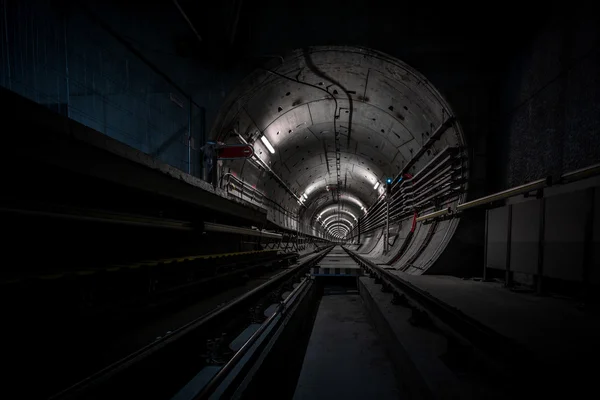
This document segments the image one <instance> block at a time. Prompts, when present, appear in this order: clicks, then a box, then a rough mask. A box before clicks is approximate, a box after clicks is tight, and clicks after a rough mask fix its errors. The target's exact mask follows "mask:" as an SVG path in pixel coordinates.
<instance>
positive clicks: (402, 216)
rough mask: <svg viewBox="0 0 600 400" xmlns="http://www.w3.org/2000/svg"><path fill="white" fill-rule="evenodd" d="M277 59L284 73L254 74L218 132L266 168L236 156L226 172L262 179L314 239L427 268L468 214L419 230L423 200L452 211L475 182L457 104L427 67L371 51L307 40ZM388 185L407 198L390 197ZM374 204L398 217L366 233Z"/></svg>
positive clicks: (258, 182)
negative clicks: (247, 146)
mask: <svg viewBox="0 0 600 400" xmlns="http://www.w3.org/2000/svg"><path fill="white" fill-rule="evenodd" d="M271 64H272V65H273V66H274V67H273V68H277V70H272V69H269V68H267V67H265V68H263V69H259V70H257V71H256V72H255V73H253V74H252V75H250V76H249V77H248V78H246V80H245V81H244V82H242V83H241V84H240V85H239V86H238V87H236V89H235V90H234V92H233V93H232V94H231V95H230V97H229V98H228V100H227V101H226V103H225V105H224V110H225V111H224V112H222V113H221V114H219V116H218V117H217V122H216V125H215V127H214V129H213V132H212V134H213V136H214V137H215V140H218V141H222V142H231V143H239V142H240V140H241V141H243V142H244V143H253V144H254V145H255V151H256V152H257V154H256V155H257V156H258V157H259V158H260V161H258V165H257V164H256V162H255V163H254V164H251V163H249V162H246V161H245V160H244V161H235V162H229V163H227V166H226V168H227V174H231V175H227V177H226V178H224V179H229V176H232V177H234V178H233V179H236V181H237V179H241V180H242V181H244V182H246V183H250V184H252V185H253V186H254V188H255V189H256V190H259V191H261V192H262V193H264V194H265V195H267V196H268V198H269V200H270V201H274V202H275V203H278V204H281V205H284V207H286V208H287V209H289V210H292V212H293V213H297V214H298V224H299V226H301V227H302V228H303V230H305V231H308V232H310V233H311V234H313V235H322V236H324V237H329V238H335V239H338V240H342V239H346V240H349V241H350V242H354V243H356V244H357V246H358V245H360V246H361V249H362V252H364V253H368V254H369V255H370V256H371V257H374V258H379V259H380V261H383V262H386V263H390V261H393V262H397V263H399V265H403V266H405V265H406V264H407V263H410V265H411V266H410V267H408V268H405V269H410V271H411V272H417V273H422V272H423V271H425V270H427V268H428V267H429V266H431V264H433V262H434V261H435V259H436V258H437V256H438V255H439V253H440V252H441V251H443V249H444V247H445V245H446V244H447V242H448V241H449V240H450V238H451V237H452V235H453V233H454V230H455V229H456V225H457V223H458V220H456V219H453V220H449V221H443V222H441V223H438V224H435V225H431V226H429V227H423V229H419V230H417V231H412V229H413V227H412V220H413V219H414V218H416V217H415V216H414V215H415V212H414V211H413V210H414V207H418V209H419V210H420V211H419V212H421V213H423V214H426V213H428V212H429V211H437V210H438V209H442V208H444V207H446V208H448V207H449V206H450V205H452V204H457V203H458V202H462V201H464V199H465V197H466V192H467V187H468V164H469V162H468V150H467V143H466V141H465V138H464V135H463V133H462V131H461V127H460V123H459V121H457V120H456V117H455V115H454V113H453V111H452V109H451V108H450V106H449V105H448V104H447V103H446V101H445V100H444V99H443V98H442V96H441V95H440V94H439V92H438V91H437V90H436V89H435V88H434V87H433V85H432V84H431V83H429V82H428V81H427V79H426V78H425V77H424V76H422V75H421V74H419V73H418V72H417V71H415V70H414V69H412V68H410V67H409V66H407V65H406V64H404V63H402V62H401V61H399V60H395V59H393V58H391V57H390V56H388V55H385V54H382V53H379V52H375V51H372V50H369V49H365V48H352V47H316V48H307V49H304V50H298V51H295V52H293V53H292V54H291V55H290V56H289V57H287V58H285V59H283V58H282V59H275V60H273V62H271ZM257 167H258V168H257ZM426 175H427V176H426ZM403 179H404V180H405V181H406V182H409V183H410V184H411V185H410V187H409V185H404V184H403V183H402V180H403ZM413 185H414V186H413ZM387 186H390V189H392V188H393V190H397V189H399V188H400V187H401V188H402V192H405V193H406V196H407V198H406V199H405V198H402V199H400V198H398V199H397V200H398V201H396V202H395V203H394V202H392V203H391V204H389V205H385V204H384V201H383V197H384V193H385V191H386V187H387ZM230 187H231V192H232V193H240V188H239V187H236V184H235V183H232V184H231V186H230ZM409 192H410V193H409ZM408 196H410V197H411V199H410V200H408ZM375 205H377V206H378V207H377V208H376V207H374V206H375ZM385 207H389V210H387V211H385V210H383V209H384V208H385ZM369 209H370V212H371V213H372V214H378V215H379V216H383V215H384V214H385V213H391V214H393V215H394V216H395V218H394V219H393V220H392V221H388V222H387V226H384V225H386V224H385V223H382V222H383V221H384V219H381V218H380V219H379V220H375V219H371V221H368V223H370V225H371V226H367V224H363V225H364V226H363V229H364V228H367V232H368V233H367V237H365V236H364V234H363V237H362V238H360V237H359V227H358V219H359V218H361V219H363V220H366V219H367V214H368V212H367V210H369ZM369 217H370V215H369ZM390 223H391V226H390ZM374 226H377V228H378V229H377V230H374V229H373V227H374ZM390 231H391V232H393V236H394V238H395V237H398V236H401V237H404V238H405V237H406V236H407V235H408V234H409V233H411V234H414V235H415V239H414V240H413V241H412V243H411V247H413V250H412V251H411V252H405V253H404V254H402V255H403V256H404V259H400V258H399V257H398V255H399V254H398V250H399V249H401V247H402V243H404V242H405V241H403V240H397V241H394V243H395V246H394V245H390V244H388V245H387V246H386V245H385V240H388V242H390V240H389V239H384V236H385V237H386V238H387V237H388V236H390V235H389V232H390ZM361 239H362V240H361ZM405 246H406V245H405ZM417 251H418V253H417ZM390 264H392V263H390ZM413 265H414V266H413Z"/></svg>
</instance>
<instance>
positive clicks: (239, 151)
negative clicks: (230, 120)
mask: <svg viewBox="0 0 600 400" xmlns="http://www.w3.org/2000/svg"><path fill="white" fill-rule="evenodd" d="M253 155H254V147H252V145H250V144H228V145H221V146H219V147H218V148H217V158H218V159H219V160H236V159H240V158H250V157H252V156H253Z"/></svg>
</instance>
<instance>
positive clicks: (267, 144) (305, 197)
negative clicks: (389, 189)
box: [260, 134, 392, 212]
mask: <svg viewBox="0 0 600 400" xmlns="http://www.w3.org/2000/svg"><path fill="white" fill-rule="evenodd" d="M260 141H261V142H262V143H263V144H264V145H265V147H266V148H267V150H269V152H270V153H271V154H275V148H274V147H273V145H272V144H271V142H270V141H269V139H268V138H267V137H266V136H265V135H264V134H263V135H262V136H261V137H260ZM386 183H387V184H391V183H392V178H387V179H386ZM380 185H381V182H380V181H379V180H377V181H376V182H375V186H373V190H377V189H378V188H379V186H380ZM310 192H311V190H310V189H307V190H306V191H305V192H304V194H302V196H300V199H299V200H298V203H299V204H304V202H305V201H306V200H308V195H309V194H310ZM361 210H362V211H365V212H366V209H365V208H364V207H363V206H361Z"/></svg>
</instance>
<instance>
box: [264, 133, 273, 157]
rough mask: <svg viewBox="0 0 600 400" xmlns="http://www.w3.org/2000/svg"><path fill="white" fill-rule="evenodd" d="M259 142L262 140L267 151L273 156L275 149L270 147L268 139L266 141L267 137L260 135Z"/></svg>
mask: <svg viewBox="0 0 600 400" xmlns="http://www.w3.org/2000/svg"><path fill="white" fill-rule="evenodd" d="M260 140H262V142H263V143H264V144H265V146H267V149H269V151H270V152H271V154H275V149H274V148H273V146H272V145H271V142H269V139H267V137H266V136H265V135H262V136H261V137H260Z"/></svg>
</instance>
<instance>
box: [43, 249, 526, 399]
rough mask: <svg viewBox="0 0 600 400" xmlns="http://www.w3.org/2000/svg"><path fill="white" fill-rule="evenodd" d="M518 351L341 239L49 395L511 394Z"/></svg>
mask: <svg viewBox="0 0 600 400" xmlns="http://www.w3.org/2000/svg"><path fill="white" fill-rule="evenodd" d="M534 363H535V359H534V358H532V356H531V354H530V353H529V352H527V351H526V350H525V349H523V348H520V347H519V346H518V345H517V344H515V343H512V342H510V341H509V340H508V339H506V338H504V337H501V336H500V335H498V334H496V333H495V332H493V331H491V330H490V329H487V328H486V327H485V326H483V325H481V324H479V323H478V322H477V321H474V320H472V319H471V318H468V317H467V316H465V315H464V314H462V313H461V312H460V311H459V310H456V309H452V308H450V307H448V306H447V305H446V304H444V303H442V302H440V301H438V300H437V299H435V298H433V297H432V296H430V295H429V294H428V293H426V292H423V291H422V290H420V289H418V288H416V287H414V286H413V285H411V284H409V283H408V282H406V281H404V280H403V279H402V278H401V277H399V276H398V275H395V274H394V273H392V272H391V271H389V270H386V269H385V268H384V267H382V266H379V265H376V264H374V263H372V262H371V261H369V260H368V259H365V258H363V257H362V256H361V255H359V254H357V253H354V252H352V251H350V250H348V249H342V247H341V246H335V247H329V248H326V249H324V250H322V251H320V252H318V253H315V254H313V255H311V256H307V257H305V258H304V259H303V260H302V261H301V262H299V263H298V264H296V265H295V266H293V267H291V268H288V269H287V270H285V271H284V272H282V273H281V274H279V275H277V276H275V277H273V279H271V280H269V281H267V282H266V283H265V284H263V285H261V286H260V287H257V288H256V289H254V290H252V291H251V292H249V293H247V294H245V295H243V296H241V297H239V298H237V299H235V300H234V301H232V302H230V303H228V304H226V305H224V306H223V307H220V308H219V309H217V310H215V311H213V312H211V313H209V314H206V315H204V316H202V317H201V318H198V319H197V320H195V321H193V322H191V323H190V324H188V325H186V326H184V327H182V328H180V329H178V330H177V331H174V332H172V333H171V334H169V335H167V336H165V337H163V338H161V339H160V340H157V341H156V342H155V343H153V344H151V345H150V346H147V347H145V348H143V349H141V350H139V351H138V352H136V353H133V354H131V355H130V356H129V357H126V358H124V359H123V360H121V361H119V362H118V363H115V364H113V365H111V366H110V367H108V368H106V369H104V370H103V371H100V372H99V373H97V374H95V375H93V376H91V377H89V378H88V379H86V380H84V381H82V382H79V383H78V384H76V385H74V386H73V387H71V388H69V389H68V390H65V391H64V392H61V393H59V394H58V395H56V396H54V397H53V399H103V398H112V397H116V396H119V397H128V398H129V397H136V398H139V397H143V398H150V399H172V400H197V399H208V398H245V399H251V398H261V397H269V396H270V397H273V396H275V397H277V398H281V399H285V398H292V397H295V398H316V399H318V398H323V399H325V398H331V397H332V396H334V397H335V396H336V395H338V396H350V397H352V396H354V398H357V397H356V396H359V395H360V396H362V397H360V398H382V399H384V398H390V399H392V398H400V397H406V398H418V399H421V398H423V399H438V398H439V399H476V398H490V399H501V398H508V397H510V396H511V394H514V392H515V391H516V390H518V391H519V393H521V394H524V393H526V392H527V391H528V390H530V389H532V387H531V386H532V385H531V383H530V382H529V383H528V382H523V380H522V379H523V378H519V377H524V376H525V377H526V376H527V375H526V374H524V373H523V372H524V371H527V369H529V368H532V367H533V365H534Z"/></svg>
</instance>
